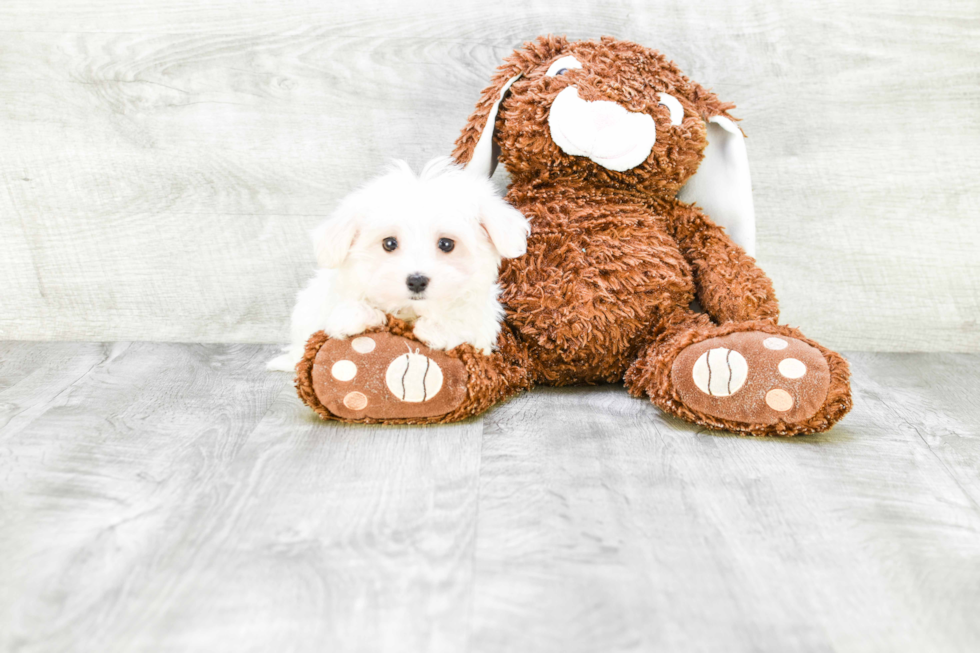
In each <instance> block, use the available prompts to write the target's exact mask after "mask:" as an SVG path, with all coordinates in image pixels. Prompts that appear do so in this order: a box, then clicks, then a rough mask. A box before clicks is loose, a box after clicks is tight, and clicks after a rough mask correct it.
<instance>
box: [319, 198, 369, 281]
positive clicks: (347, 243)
mask: <svg viewBox="0 0 980 653" xmlns="http://www.w3.org/2000/svg"><path fill="white" fill-rule="evenodd" d="M362 195H363V191H358V192H355V193H353V194H352V195H349V196H348V197H346V198H344V200H343V201H342V202H341V203H340V206H338V207H337V209H336V210H335V211H334V212H333V213H332V214H331V215H330V217H329V218H327V219H326V221H325V222H323V223H321V224H320V225H319V226H317V227H316V228H315V229H314V230H313V231H312V232H311V233H310V236H311V237H312V238H313V250H314V251H315V252H316V262H317V265H319V266H320V267H321V268H339V267H340V266H341V265H343V263H344V261H345V260H347V255H348V254H349V253H350V248H351V245H353V244H354V238H355V237H356V236H357V219H358V217H359V216H360V215H361V204H362Z"/></svg>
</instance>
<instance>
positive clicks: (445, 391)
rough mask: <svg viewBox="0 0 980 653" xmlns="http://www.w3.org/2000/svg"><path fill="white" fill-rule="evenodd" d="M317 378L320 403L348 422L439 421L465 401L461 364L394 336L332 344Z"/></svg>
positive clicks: (316, 365) (320, 358) (318, 364)
mask: <svg viewBox="0 0 980 653" xmlns="http://www.w3.org/2000/svg"><path fill="white" fill-rule="evenodd" d="M312 378H313V391H314V392H315V393H316V396H317V398H318V399H319V400H320V403H322V404H323V405H324V407H325V408H326V409H327V410H328V411H330V412H331V413H332V414H334V415H336V416H337V417H341V418H344V419H353V420H357V419H364V418H372V419H405V418H414V417H436V416H438V415H445V414H446V413H448V412H450V411H451V410H453V409H454V408H457V407H458V406H459V405H460V404H461V403H462V402H463V399H464V398H465V397H466V368H465V366H464V365H463V363H462V361H460V360H458V359H456V358H452V357H450V356H448V355H446V353H445V352H442V351H437V350H433V349H429V348H428V347H426V346H425V345H423V344H422V343H420V342H416V341H415V340H409V339H408V338H402V337H400V336H393V335H391V334H390V333H371V334H367V335H362V336H356V337H354V338H348V339H346V340H333V339H331V340H328V341H327V342H325V343H324V344H323V346H322V347H320V351H318V352H317V355H316V358H315V359H314V361H313V372H312Z"/></svg>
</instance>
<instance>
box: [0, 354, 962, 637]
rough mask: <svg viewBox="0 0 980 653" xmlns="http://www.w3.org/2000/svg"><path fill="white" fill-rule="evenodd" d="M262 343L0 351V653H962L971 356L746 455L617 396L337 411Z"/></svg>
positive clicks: (897, 377) (553, 395)
mask: <svg viewBox="0 0 980 653" xmlns="http://www.w3.org/2000/svg"><path fill="white" fill-rule="evenodd" d="M271 353H272V348H270V347H265V346H256V345H227V344H226V345H177V344H150V343H136V344H84V343H83V344H71V343H43V344H34V343H24V342H16V343H6V344H0V650H2V651H18V652H28V651H31V652H33V651H99V652H100V653H110V652H114V651H154V652H157V651H202V652H207V653H219V652H223V651H229V652H235V653H240V652H242V651H277V652H278V651H317V652H321V651H331V652H334V651H398V652H411V651H447V652H461V651H473V652H483V651H487V652H489V651H520V652H527V651H560V652H562V653H566V652H576V651H581V652H583V653H586V652H589V653H592V652H603V653H605V652H611V651H627V650H671V651H726V652H732V651H780V652H785V651H830V650H834V651H873V650H874V651H976V650H980V618H978V612H977V608H978V606H980V427H978V424H980V399H978V391H980V374H978V372H977V369H978V366H980V356H976V355H966V354H961V355H939V354H929V355H924V354H853V355H852V356H851V360H852V363H853V367H854V389H855V409H854V412H853V413H852V414H851V415H850V416H849V417H848V418H846V420H845V421H844V422H843V423H842V424H841V425H839V426H838V428H836V429H835V430H834V431H833V432H831V433H828V434H824V435H820V436H815V437H809V438H799V439H793V440H753V439H746V438H739V437H734V436H731V435H726V434H712V433H707V432H703V431H699V430H697V429H695V428H693V427H691V426H688V425H686V424H683V423H681V422H678V421H676V420H673V419H669V418H666V417H665V416H663V415H662V414H661V413H660V412H658V411H657V410H656V409H655V408H654V407H652V406H651V405H649V404H647V403H645V402H642V401H639V400H633V399H630V398H629V397H627V396H626V394H625V393H624V392H623V391H622V389H621V388H618V387H600V388H586V389H562V390H552V389H541V390H536V391H535V392H533V393H531V394H528V395H525V396H522V397H520V398H517V399H515V400H513V401H511V402H509V403H507V404H505V405H503V406H500V407H498V408H497V409H496V410H494V411H491V412H490V413H489V414H487V415H486V416H485V417H484V418H483V419H478V420H472V421H469V422H466V423H463V424H458V425H453V426H446V427H436V428H424V429H423V428H388V429H378V428H364V427H349V426H339V425H331V424H326V423H323V422H320V421H319V420H317V419H315V418H314V417H313V415H312V413H311V412H309V411H308V410H306V409H304V407H303V406H302V405H301V404H300V403H299V401H298V400H297V399H296V397H295V395H294V394H293V392H292V388H291V386H290V384H289V381H288V380H287V379H286V378H285V377H284V375H273V374H268V373H266V372H264V371H263V370H262V364H263V363H264V361H265V360H266V359H267V358H268V357H269V356H270V354H271Z"/></svg>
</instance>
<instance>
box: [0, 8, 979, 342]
mask: <svg viewBox="0 0 980 653" xmlns="http://www.w3.org/2000/svg"><path fill="white" fill-rule="evenodd" d="M547 32H554V33H566V34H568V35H569V36H570V37H574V38H586V37H593V36H598V35H601V34H611V35H614V36H618V37H622V38H627V39H632V40H635V41H638V42H640V43H643V44H646V45H649V46H652V47H656V48H658V49H660V50H662V51H664V52H665V53H667V54H668V55H669V56H671V57H672V58H673V59H674V60H676V61H677V62H678V63H679V64H680V65H681V66H682V68H683V69H685V71H686V72H687V73H688V74H690V75H691V76H692V77H693V78H695V79H697V80H699V81H701V82H703V83H704V84H706V85H708V86H710V87H713V88H714V89H715V90H716V91H717V92H718V93H719V94H720V95H721V96H722V97H723V98H725V99H727V100H730V101H733V102H735V103H737V104H738V105H739V109H738V111H737V112H736V113H737V115H739V116H740V117H742V118H743V119H744V122H743V123H742V125H743V127H744V129H745V131H746V132H747V133H748V135H749V141H748V145H749V153H750V157H751V161H752V166H753V177H754V182H755V191H756V192H755V196H756V203H757V208H758V214H759V260H760V262H761V264H762V265H763V267H764V268H765V269H766V270H767V271H768V272H769V273H770V275H771V276H772V277H773V278H774V280H775V283H776V287H777V290H778V292H779V294H780V296H781V298H782V302H783V310H784V319H785V320H786V321H787V322H789V323H791V324H794V325H800V326H803V327H804V329H805V330H806V332H807V333H808V334H810V335H811V336H813V337H816V338H819V339H821V340H823V341H825V342H826V343H827V344H829V345H832V346H835V347H838V348H844V349H867V350H956V351H980V259H978V257H977V256H976V253H977V250H978V247H980V202H978V199H980V198H978V189H980V157H978V154H977V153H978V152H980V125H978V116H980V68H978V61H980V4H978V3H977V2H976V0H964V1H961V2H944V1H941V0H938V1H937V0H910V1H908V2H895V1H894V0H891V1H881V0H872V1H869V2H860V3H857V2H851V1H849V0H839V1H826V2H807V3H791V2H773V1H772V0H741V1H735V2H732V1H730V0H710V1H708V2H703V3H691V2H689V1H684V2H679V1H678V2H661V1H656V0H654V1H651V0H642V1H640V0H636V1H630V0H625V1H623V2H616V3H597V2H593V1H592V0H567V1H563V2H557V1H554V0H551V1H547V2H542V1H539V0H499V1H495V2H492V3H483V4H475V3H474V4H469V3H466V4H464V3H459V2H454V1H452V0H429V1H427V2H424V3H423V2H399V1H388V2H372V3H353V2H346V1H344V2H340V1H338V0H318V1H313V0H251V1H249V2H234V1H232V0H211V1H209V2H193V3H189V2H186V0H148V1H137V0H63V1H55V0H5V1H4V2H3V3H2V4H0V247H2V252H0V254H2V255H0V279H2V285H0V338H13V339H99V340H118V339H125V340H131V339H157V340H183V341H259V342H261V341H280V340H283V339H285V336H286V323H287V319H288V313H289V308H290V304H291V301H292V295H293V293H294V292H295V290H296V289H297V288H298V287H299V285H300V284H301V283H302V282H303V280H304V278H305V277H306V276H307V275H308V274H309V273H310V271H311V269H312V265H313V258H312V255H311V252H310V247H309V245H308V243H307V240H306V232H307V230H308V229H309V228H310V227H312V226H313V225H314V224H315V223H317V222H318V221H319V220H320V219H321V218H323V217H324V216H325V215H327V214H328V213H329V211H330V209H331V207H332V206H333V205H334V204H335V202H336V201H337V200H338V198H340V197H341V196H343V195H344V194H345V193H347V192H348V191H350V190H351V189H352V188H354V187H355V186H356V185H357V184H358V183H360V182H361V181H362V180H364V179H365V178H366V177H367V176H369V175H371V174H373V172H374V171H376V170H377V169H378V168H379V166H381V165H383V163H384V161H385V160H386V159H387V158H390V157H400V158H404V159H407V160H408V161H409V162H410V163H412V164H413V165H419V164H421V163H422V162H424V161H425V160H426V159H428V158H430V157H432V156H434V155H438V154H445V153H448V151H449V150H450V147H451V144H452V141H453V139H454V138H455V136H456V134H457V132H458V130H459V128H460V126H461V125H462V124H463V122H464V120H465V118H466V116H467V115H468V113H469V112H470V110H471V108H472V105H473V104H474V102H475V99H476V97H477V94H478V92H479V91H480V89H481V88H483V87H484V86H485V85H486V83H487V80H488V78H489V76H490V73H491V71H492V70H493V68H494V67H495V66H496V65H497V64H498V62H499V61H500V59H501V58H502V57H503V56H504V55H505V54H507V53H508V52H509V51H511V49H512V48H513V47H514V46H516V45H519V44H520V43H521V42H523V41H524V40H526V39H529V38H532V37H534V36H536V35H538V34H541V33H547Z"/></svg>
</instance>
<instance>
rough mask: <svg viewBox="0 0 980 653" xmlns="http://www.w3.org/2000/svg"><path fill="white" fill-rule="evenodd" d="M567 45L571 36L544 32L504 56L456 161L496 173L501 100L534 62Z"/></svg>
mask: <svg viewBox="0 0 980 653" xmlns="http://www.w3.org/2000/svg"><path fill="white" fill-rule="evenodd" d="M567 45H568V40H567V39H566V38H565V37H564V36H551V35H548V36H541V37H538V39H537V40H535V41H531V42H528V43H525V44H524V47H523V48H522V49H520V50H516V51H515V52H514V53H513V54H511V55H510V56H509V57H507V58H506V59H505V60H504V65H502V66H501V67H500V68H498V69H497V72H496V73H494V75H493V78H492V79H491V83H490V86H488V87H487V88H485V89H484V90H483V93H481V94H480V100H479V101H478V102H477V104H476V110H475V111H474V112H473V115H471V116H470V118H469V120H467V121H466V126H465V127H463V131H462V133H460V135H459V138H458V139H457V140H456V149H455V150H453V158H454V159H455V160H456V162H457V163H459V164H462V165H465V166H466V169H467V170H469V171H472V172H475V173H477V174H480V175H483V176H485V177H490V176H491V175H493V171H494V170H495V169H496V167H497V156H498V154H499V149H498V148H497V144H496V143H495V142H494V129H495V126H496V121H497V114H498V111H499V109H500V103H501V102H502V101H503V99H504V96H505V95H506V94H507V92H508V90H510V87H511V85H512V84H513V83H514V82H516V81H517V80H518V79H520V78H521V76H523V75H524V74H526V73H527V72H528V71H529V70H531V69H532V68H533V67H534V66H536V65H538V64H540V63H541V62H543V61H548V60H550V59H551V58H553V57H554V56H555V55H557V54H558V53H560V52H561V51H562V50H563V49H564V48H565V47H566V46H567Z"/></svg>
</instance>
